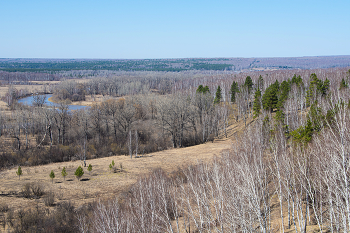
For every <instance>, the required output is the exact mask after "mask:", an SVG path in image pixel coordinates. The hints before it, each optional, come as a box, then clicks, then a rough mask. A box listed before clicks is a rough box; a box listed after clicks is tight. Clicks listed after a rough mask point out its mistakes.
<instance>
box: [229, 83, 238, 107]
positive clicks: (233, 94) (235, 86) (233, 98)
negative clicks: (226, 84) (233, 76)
mask: <svg viewBox="0 0 350 233" xmlns="http://www.w3.org/2000/svg"><path fill="white" fill-rule="evenodd" d="M238 91H239V88H238V84H237V83H236V82H235V81H233V82H232V85H231V89H230V93H231V102H232V103H235V102H236V93H237V92H238Z"/></svg>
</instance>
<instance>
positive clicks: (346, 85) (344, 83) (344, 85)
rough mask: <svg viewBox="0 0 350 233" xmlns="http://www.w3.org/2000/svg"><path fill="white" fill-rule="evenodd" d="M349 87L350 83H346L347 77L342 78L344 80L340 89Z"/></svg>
mask: <svg viewBox="0 0 350 233" xmlns="http://www.w3.org/2000/svg"><path fill="white" fill-rule="evenodd" d="M348 87H349V86H348V84H347V83H346V81H345V79H344V78H342V80H341V82H340V87H339V89H340V90H341V89H344V88H348Z"/></svg>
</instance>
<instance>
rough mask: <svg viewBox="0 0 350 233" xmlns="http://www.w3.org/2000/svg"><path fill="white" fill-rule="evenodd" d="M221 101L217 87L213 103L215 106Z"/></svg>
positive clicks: (219, 89) (219, 90)
mask: <svg viewBox="0 0 350 233" xmlns="http://www.w3.org/2000/svg"><path fill="white" fill-rule="evenodd" d="M221 99H222V95H221V88H220V86H218V89H217V90H216V93H215V99H214V103H215V104H218V103H220V102H221Z"/></svg>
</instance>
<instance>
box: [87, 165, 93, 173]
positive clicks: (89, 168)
mask: <svg viewBox="0 0 350 233" xmlns="http://www.w3.org/2000/svg"><path fill="white" fill-rule="evenodd" d="M87 170H88V171H89V175H90V174H91V171H92V165H91V164H89V166H88V168H87Z"/></svg>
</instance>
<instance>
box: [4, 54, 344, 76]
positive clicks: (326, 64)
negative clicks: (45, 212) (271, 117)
mask: <svg viewBox="0 0 350 233" xmlns="http://www.w3.org/2000/svg"><path fill="white" fill-rule="evenodd" d="M349 65H350V57H349V56H324V57H320V56H319V57H289V58H183V59H133V60H131V59H130V60H123V59H114V60H113V59H112V60H109V59H6V58H5V59H0V70H2V71H7V72H50V73H57V72H62V71H84V70H85V71H86V70H89V71H92V72H94V71H101V70H103V71H157V72H159V71H167V72H180V71H188V70H212V71H214V70H215V71H223V70H234V71H243V70H252V69H256V70H258V69H315V68H330V67H347V66H349Z"/></svg>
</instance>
